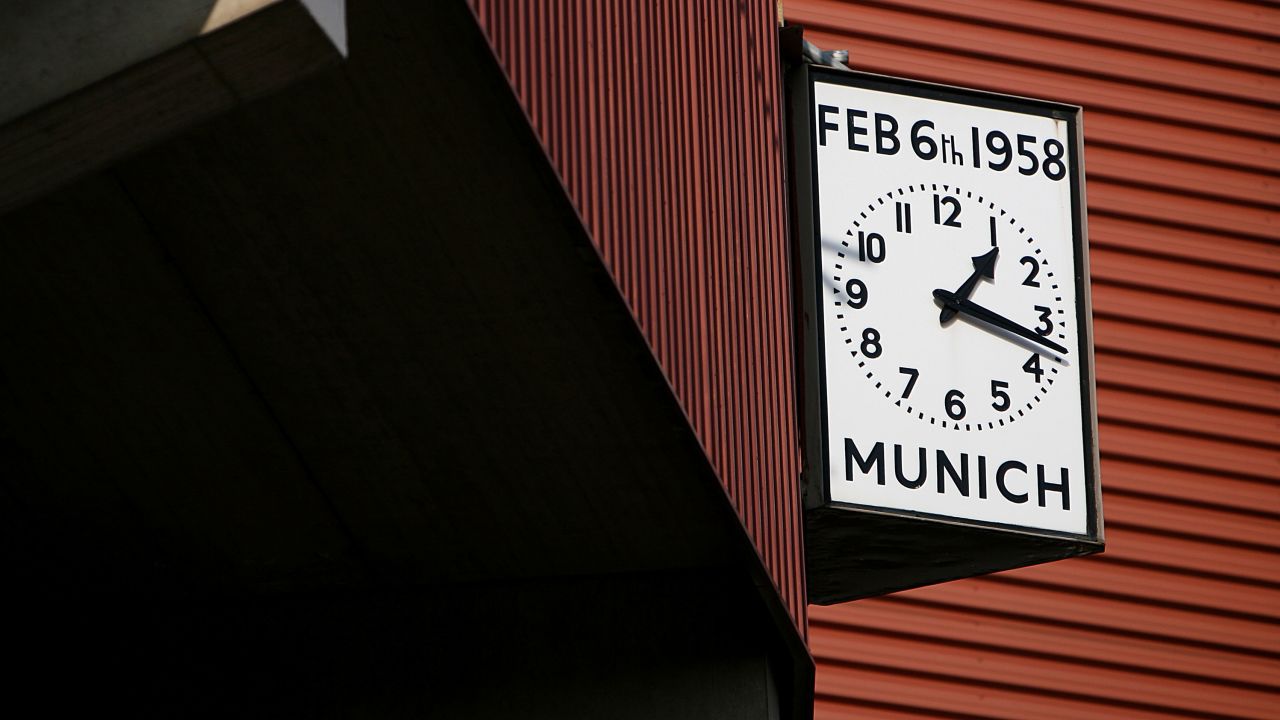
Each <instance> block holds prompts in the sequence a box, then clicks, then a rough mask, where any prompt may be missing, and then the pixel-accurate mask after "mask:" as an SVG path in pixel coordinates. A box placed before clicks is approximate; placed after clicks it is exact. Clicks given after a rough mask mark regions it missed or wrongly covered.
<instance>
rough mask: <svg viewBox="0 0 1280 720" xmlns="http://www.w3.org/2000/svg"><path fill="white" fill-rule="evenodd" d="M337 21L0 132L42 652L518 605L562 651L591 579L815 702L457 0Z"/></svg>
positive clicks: (19, 448)
mask: <svg viewBox="0 0 1280 720" xmlns="http://www.w3.org/2000/svg"><path fill="white" fill-rule="evenodd" d="M348 31H349V38H350V48H351V50H350V53H351V54H350V59H349V60H341V58H339V57H338V56H337V54H336V53H335V52H333V51H332V49H331V48H330V47H329V46H328V45H327V44H326V42H327V41H326V40H325V38H324V36H323V34H322V33H321V32H320V31H319V30H318V28H316V27H315V26H314V25H313V24H312V23H311V21H310V18H309V16H307V15H306V14H305V12H303V10H302V9H301V7H300V6H299V5H297V4H296V3H293V2H285V3H281V4H279V5H277V6H274V7H272V8H270V9H268V10H266V11H264V12H261V13H258V14H257V15H254V16H252V17H250V18H248V19H245V20H242V21H240V22H239V23H237V24H235V25H232V26H230V27H228V28H226V29H224V30H222V31H219V32H218V33H216V34H214V35H211V36H208V37H205V38H202V39H201V40H199V41H197V42H196V43H195V44H194V45H195V47H194V49H195V52H192V49H193V48H192V47H187V46H184V47H183V48H180V49H178V50H175V51H173V52H171V53H168V54H166V55H162V56H159V57H156V58H153V59H152V60H149V61H147V62H145V63H143V64H142V65H139V66H135V67H134V68H131V69H130V70H128V71H126V72H125V73H123V74H121V75H117V76H114V77H113V78H110V79H108V80H106V81H104V82H103V83H100V84H98V85H96V86H93V87H90V88H87V89H86V90H84V91H81V92H79V93H77V94H75V95H72V96H69V97H67V98H64V99H63V100H60V101H58V102H56V103H54V104H53V105H50V106H47V107H45V108H43V109H41V110H39V111H37V112H35V113H33V114H31V115H28V116H26V117H23V118H19V119H18V120H16V121H14V122H13V123H10V124H9V125H8V126H7V127H4V128H0V140H3V142H0V166H5V167H9V168H10V171H8V172H6V173H4V175H3V176H0V208H7V211H4V214H3V215H0V332H2V333H3V343H2V344H0V468H2V471H0V489H2V490H3V492H4V495H5V500H4V502H3V503H0V525H2V526H3V532H4V536H5V543H4V549H5V550H4V560H5V565H6V569H7V570H8V583H7V587H8V592H9V595H10V598H11V599H13V600H16V601H17V602H18V603H19V604H21V605H22V606H23V607H25V608H27V609H28V613H29V615H28V619H29V620H30V622H28V623H27V624H26V627H27V628H28V629H30V630H31V635H32V637H33V638H36V640H33V642H34V643H35V645H41V644H42V642H43V641H40V640H39V639H38V638H39V637H44V638H46V639H47V638H49V637H53V636H54V635H57V636H58V637H62V635H61V634H60V633H66V640H65V642H74V640H73V638H77V637H78V638H81V639H84V638H91V639H92V640H93V642H92V643H88V642H87V645H86V646H88V645H92V644H93V643H99V644H103V643H107V644H109V643H112V642H117V641H120V642H126V643H128V642H134V643H138V644H140V647H144V648H150V649H151V650H154V651H156V652H162V653H163V652H168V653H173V652H177V650H176V649H177V648H179V647H181V648H184V649H185V650H186V651H187V652H197V653H198V652H200V649H201V648H206V649H209V652H223V651H226V648H227V644H228V643H233V642H234V643H239V642H248V643H250V647H252V642H254V641H255V639H261V638H263V637H274V638H276V639H275V640H273V641H271V642H274V643H276V645H279V644H283V643H286V642H287V640H286V639H287V638H294V639H296V638H297V637H299V636H301V635H304V634H307V633H308V631H309V630H314V629H315V628H316V627H317V626H323V625H326V624H328V626H330V627H332V626H333V625H338V624H342V623H348V624H349V625H350V626H351V627H362V628H363V627H367V626H368V625H369V623H371V622H374V621H376V620H377V619H378V618H379V617H382V616H386V617H395V618H406V617H413V618H416V620H415V622H413V623H408V624H407V625H397V626H396V627H408V628H410V629H409V630H406V632H415V633H419V635H414V636H412V637H413V638H414V642H421V643H430V642H432V641H433V638H435V639H439V638H441V637H452V638H454V639H455V640H456V642H454V643H453V644H448V645H447V647H448V648H449V652H460V651H459V648H461V647H462V646H463V645H465V644H467V642H466V638H465V637H462V636H463V635H465V633H460V632H459V630H458V628H457V626H456V623H459V622H463V623H465V622H471V623H476V622H478V621H479V620H481V619H482V616H484V615H485V614H486V613H489V614H498V615H500V614H502V613H504V612H508V611H514V609H515V607H516V606H519V604H520V602H519V598H521V597H523V598H526V599H527V598H529V597H535V596H536V598H538V599H537V600H536V601H533V606H535V607H540V608H543V609H544V610H545V612H543V615H545V616H547V617H554V618H555V621H554V622H555V624H556V626H557V627H561V626H563V630H564V634H563V635H564V638H572V637H573V635H574V632H575V631H574V628H573V624H574V617H575V616H574V615H573V614H571V613H565V612H560V613H559V614H557V611H555V610H554V607H555V606H557V605H559V604H562V603H560V600H562V599H563V598H565V597H570V596H575V597H576V596H578V595H580V594H581V593H580V592H579V589H580V588H582V587H586V588H588V590H586V591H584V592H587V593H588V595H590V596H591V597H593V598H594V599H595V601H596V602H597V603H599V604H600V605H601V606H602V607H604V608H605V609H604V611H603V612H606V613H607V612H611V610H609V608H610V607H615V609H616V611H617V612H618V613H627V612H630V613H643V612H645V608H646V607H650V606H652V607H660V608H665V609H663V610H661V612H660V613H659V614H660V615H661V614H662V613H665V615H662V616H663V617H666V616H670V617H684V618H689V617H697V618H703V619H705V620H707V621H708V622H715V619H716V618H717V617H720V618H732V619H733V622H734V623H736V625H734V627H733V628H728V629H727V630H732V631H733V632H743V633H756V634H757V636H758V637H761V638H765V639H766V640H765V642H766V643H767V644H768V646H769V648H770V656H771V658H772V664H773V667H774V672H776V673H778V674H779V677H778V681H779V684H780V686H781V687H782V689H783V692H784V695H785V697H784V703H786V704H788V705H789V706H790V707H791V708H793V710H794V712H795V714H797V715H804V714H806V713H807V712H809V710H808V709H807V706H808V703H809V702H811V695H810V692H811V682H812V663H811V661H810V659H809V657H808V655H807V652H806V651H805V649H804V645H803V641H802V639H801V638H800V637H799V636H798V635H797V633H796V631H795V629H794V626H793V625H792V624H791V622H790V620H789V619H788V617H787V616H786V613H785V610H783V609H782V607H781V605H780V603H779V600H778V596H777V592H776V589H775V588H774V587H773V586H772V584H771V583H770V581H769V580H768V579H767V576H766V575H765V574H764V572H763V569H762V567H761V565H760V561H759V558H758V556H757V555H756V553H755V551H754V549H753V547H752V545H751V543H750V540H749V539H748V538H747V536H746V535H745V533H744V532H743V530H742V528H741V525H740V524H739V522H738V520H737V518H736V516H735V515H734V512H733V510H732V509H731V507H730V505H729V503H728V501H727V499H726V497H725V495H724V491H723V489H722V487H721V485H720V484H719V482H717V480H716V477H715V473H714V470H713V469H712V468H711V466H710V465H709V463H708V461H707V459H706V457H705V454H704V453H703V452H702V450H701V448H700V446H699V444H698V441H697V439H696V437H695V435H694V433H693V431H692V430H691V428H690V426H689V423H688V421H687V419H686V417H685V416H684V414H683V412H682V410H681V408H680V406H679V404H678V402H677V401H676V399H675V397H674V396H673V394H672V392H671V389H670V387H669V385H668V383H667V382H666V380H665V378H664V376H663V374H662V372H661V370H660V368H659V367H658V365H657V364H656V362H655V361H654V359H653V356H652V354H651V352H650V350H649V348H648V346H647V345H646V343H645V340H644V338H643V336H642V334H641V332H640V330H639V329H638V328H637V326H636V324H635V322H634V320H633V318H632V315H631V314H630V312H629V311H628V309H627V307H626V305H625V302H624V301H623V299H622V297H621V296H620V295H619V293H618V291H617V289H616V287H615V285H614V283H613V281H612V279H611V277H610V275H609V272H608V270H607V268H606V267H605V266H604V264H603V262H602V260H601V258H600V257H599V255H598V253H597V252H596V250H595V248H594V246H593V245H592V243H591V242H590V239H589V238H588V237H587V235H586V233H585V231H584V230H583V228H582V225H581V223H580V221H579V219H578V217H577V215H576V213H575V211H574V208H573V207H572V205H571V203H570V202H569V200H568V198H567V196H566V195H565V193H564V191H563V188H562V186H561V185H560V183H559V181H558V179H557V178H556V176H555V173H554V171H553V170H552V168H551V166H550V165H549V164H548V162H547V160H546V158H545V156H544V155H543V153H542V151H541V149H540V146H539V144H538V142H537V140H536V138H535V136H534V134H533V133H532V132H531V129H530V127H529V125H528V121H527V119H526V117H525V115H524V114H523V112H522V111H521V109H520V107H519V104H518V103H517V101H516V99H515V98H514V96H513V95H512V93H511V90H510V88H509V86H508V85H507V83H506V80H505V78H504V76H503V75H502V73H501V71H500V69H499V68H498V67H497V65H496V63H495V62H494V61H493V58H492V56H491V54H490V50H489V48H488V46H487V45H486V44H485V42H484V40H483V38H482V37H481V35H480V33H479V31H478V29H477V28H476V26H475V23H474V20H473V18H472V17H471V15H470V13H469V12H468V11H467V10H466V8H465V5H464V4H463V3H461V2H447V3H417V2H407V1H406V2H400V1H398V0H387V1H386V2H376V3H375V2H370V3H352V5H351V6H350V7H349V8H348ZM206 76H208V77H206ZM184 77H185V78H193V79H191V80H190V82H191V83H193V84H194V85H187V86H183V85H181V84H180V83H176V82H175V78H184ZM210 77H211V78H212V81H211V84H210V85H209V87H208V88H205V89H202V86H199V84H200V83H204V82H206V80H208V79H209V78H210ZM281 88H284V89H281ZM259 95H264V97H258V96H259ZM215 96H216V98H217V101H216V102H215V101H214V100H211V99H210V98H214V97H215ZM228 97H229V98H230V101H229V102H228V101H227V98H228ZM254 98H257V99H254ZM250 100H252V101H250ZM147 103H151V105H150V106H148V105H147ZM86 113H88V114H91V115H89V116H88V117H91V118H92V119H93V122H88V121H87V117H86ZM148 123H149V124H148ZM19 166H21V167H25V168H28V169H29V172H25V173H24V172H16V171H13V170H12V168H15V167H19ZM622 201H625V199H620V202H622ZM556 587H560V588H568V589H567V590H564V591H563V592H561V591H554V590H548V588H556ZM531 588H532V589H531ZM602 588H605V589H602ZM654 593H658V595H657V596H658V597H659V599H658V600H655V601H654V602H653V603H649V604H646V603H645V602H643V601H640V600H636V598H645V597H654ZM388 598H393V599H391V600H389V599H388ZM557 598H559V599H557ZM624 598H625V599H624ZM673 598H674V599H673ZM610 603H613V604H614V605H613V606H610ZM390 606H394V607H395V610H394V611H391V610H387V608H388V607H390ZM582 606H583V603H582V601H581V600H579V601H577V604H576V605H574V607H576V608H578V609H579V610H581V609H582ZM406 607H421V608H425V610H424V611H423V613H422V615H421V616H419V615H418V614H416V613H414V612H410V611H407V610H406V609H405V608H406ZM655 612H658V611H655ZM424 617H425V619H424ZM157 618H158V619H157ZM616 622H617V623H618V624H620V625H626V624H627V623H628V620H627V619H626V617H623V616H619V617H618V618H617V620H616ZM375 624H376V623H375ZM197 625H199V626H201V628H202V630H201V631H200V632H195V631H193V630H192V628H193V627H195V626H197ZM597 625H598V623H597ZM132 630H137V632H136V633H133V632H132ZM446 630H447V632H446ZM351 632H354V631H340V630H334V631H333V637H334V638H335V642H337V643H338V645H337V646H338V647H344V648H348V649H350V647H351V643H353V642H355V641H354V640H353V639H352V638H351V637H350V634H351ZM379 632H384V633H387V634H394V632H395V631H393V630H390V629H388V628H382V629H381V630H379ZM50 633H54V635H51V634H50ZM544 634H545V635H546V637H548V638H551V637H553V636H554V635H555V633H544ZM540 637H541V636H540ZM227 638H231V639H230V640H228V639H227ZM342 638H346V639H345V640H343V639H342ZM188 641H189V642H188ZM262 642H263V643H266V645H264V647H266V646H267V645H270V643H268V642H267V641H265V640H264V641H262ZM288 642H292V641H288ZM566 642H571V641H570V640H566ZM155 643H159V645H156V644H155ZM202 643H203V644H202ZM343 643H346V644H343ZM35 645H33V647H34V646H35ZM323 645H324V643H323V642H320V641H316V640H314V638H313V639H312V640H311V641H309V642H308V643H302V644H301V647H305V648H311V649H312V650H315V651H316V652H319V653H320V655H322V656H324V657H328V656H327V655H325V654H324V651H322V650H316V648H317V647H319V646H323ZM271 647H275V645H272V646H271ZM44 648H45V649H46V650H48V646H47V645H44ZM157 648H159V650H157ZM80 652H84V650H83V649H82V650H80ZM267 652H271V650H267ZM294 652H301V651H294ZM494 652H501V648H500V647H496V648H494ZM244 655H245V657H244V658H242V659H243V660H244V661H245V662H250V659H251V656H252V653H250V652H245V653H244ZM89 657H93V658H96V661H95V662H93V663H90V664H93V665H94V667H96V668H97V669H98V671H100V672H101V671H103V668H107V669H108V670H107V672H108V674H110V670H109V668H110V666H111V662H110V659H111V657H113V656H112V655H111V653H110V652H107V651H105V650H103V649H102V648H98V650H96V651H90V655H89ZM330 659H331V660H332V658H330ZM50 662H53V661H52V660H51V661H50ZM86 662H87V661H86ZM151 662H152V664H151V665H149V666H148V667H151V668H153V669H154V668H157V667H161V666H163V664H164V659H163V658H154V657H153V658H151ZM335 662H336V660H335ZM250 664H251V665H252V662H250ZM191 672H195V670H191ZM180 687H182V688H186V690H184V691H189V690H190V689H191V688H192V687H195V688H200V687H203V686H200V685H199V684H198V683H195V684H193V685H181V684H180Z"/></svg>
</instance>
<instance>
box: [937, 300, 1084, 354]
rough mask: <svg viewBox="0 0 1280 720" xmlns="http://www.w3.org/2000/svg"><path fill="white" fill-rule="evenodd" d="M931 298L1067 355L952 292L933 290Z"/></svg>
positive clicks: (1034, 334) (1056, 347) (1014, 323)
mask: <svg viewBox="0 0 1280 720" xmlns="http://www.w3.org/2000/svg"><path fill="white" fill-rule="evenodd" d="M933 296H934V297H935V298H937V299H939V300H941V301H942V302H943V303H945V304H946V305H947V306H948V307H952V308H955V309H956V310H958V311H960V312H962V313H966V314H968V315H971V316H973V317H975V318H977V319H979V320H981V321H983V322H985V323H987V324H990V325H994V326H996V327H998V328H1000V329H1002V330H1008V331H1009V332H1011V333H1013V334H1014V335H1017V336H1019V337H1023V338H1026V339H1028V340H1030V341H1031V342H1034V343H1038V344H1040V345H1043V346H1045V347H1047V348H1049V349H1051V350H1057V351H1058V352H1060V353H1062V354H1064V355H1065V354H1066V353H1067V349H1066V348H1064V347H1062V346H1061V345H1059V344H1058V343H1056V342H1054V341H1052V340H1050V339H1048V338H1045V337H1042V336H1040V335H1038V334H1036V333H1035V332H1034V331H1032V330H1028V329H1027V328H1025V327H1023V326H1021V325H1019V324H1018V323H1016V322H1014V321H1012V320H1010V319H1009V318H1007V317H1005V316H1003V315H1000V314H999V313H996V312H993V311H991V310H988V309H986V308H984V307H982V306H981V305H979V304H977V303H975V302H973V301H972V300H969V299H967V298H962V297H959V296H957V295H956V294H955V293H953V292H950V291H947V290H942V289H938V290H934V291H933Z"/></svg>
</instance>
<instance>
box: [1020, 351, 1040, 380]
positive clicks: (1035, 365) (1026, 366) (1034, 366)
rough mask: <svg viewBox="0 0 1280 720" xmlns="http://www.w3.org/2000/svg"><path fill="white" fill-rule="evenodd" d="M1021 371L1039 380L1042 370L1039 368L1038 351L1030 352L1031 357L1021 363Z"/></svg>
mask: <svg viewBox="0 0 1280 720" xmlns="http://www.w3.org/2000/svg"><path fill="white" fill-rule="evenodd" d="M1022 371H1023V372H1025V373H1028V374H1031V375H1035V376H1036V382H1040V377H1041V376H1042V375H1044V370H1041V369H1040V353H1031V357H1030V358H1028V359H1027V361H1026V362H1024V363H1022Z"/></svg>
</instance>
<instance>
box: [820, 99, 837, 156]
mask: <svg viewBox="0 0 1280 720" xmlns="http://www.w3.org/2000/svg"><path fill="white" fill-rule="evenodd" d="M837 112H839V109H838V108H835V107H832V106H830V105H819V106H818V144H819V145H821V146H823V147H826V145H827V131H828V130H839V129H840V126H839V125H837V124H835V123H833V122H827V115H831V114H833V113H837Z"/></svg>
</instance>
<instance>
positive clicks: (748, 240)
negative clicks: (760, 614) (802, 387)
mask: <svg viewBox="0 0 1280 720" xmlns="http://www.w3.org/2000/svg"><path fill="white" fill-rule="evenodd" d="M472 7H473V8H474V10H475V13H476V16H477V17H478V19H479V21H480V24H481V25H482V27H483V28H484V29H485V31H486V33H487V35H488V37H489V40H490V43H491V44H492V45H493V48H494V50H495V52H496V54H497V56H498V58H499V60H500V61H501V62H502V64H503V66H504V67H505V69H506V71H507V74H508V76H509V77H510V78H511V81H512V85H513V86H514V87H515V89H516V92H517V93H518V95H519V97H520V99H521V102H522V103H523V104H524V107H525V109H526V111H527V112H528V114H529V117H530V119H531V120H532V122H533V126H534V128H535V129H536V131H537V132H538V134H539V136H540V137H541V139H542V142H543V145H544V147H545V149H546V151H547V153H548V154H549V156H550V157H551V159H552V162H553V163H554V165H555V167H556V168H557V169H558V171H559V173H560V176H561V179H562V181H563V182H564V184H565V187H566V188H567V189H568V191H569V194H570V195H571V197H572V198H573V201H574V203H575V204H576V206H577V208H578V211H579V213H580V214H581V215H582V218H583V220H584V222H585V224H586V226H587V228H588V229H589V231H590V232H591V236H592V239H593V240H594V242H595V243H596V244H597V246H598V247H599V249H600V252H601V254H602V256H603V257H604V260H605V262H606V264H607V265H608V267H609V269H610V270H611V271H612V273H613V277H614V279H615V281H616V282H617V283H618V285H619V287H620V288H621V290H622V293H623V294H624V296H625V297H626V298H627V301H628V302H629V304H630V306H631V308H632V311H633V312H634V313H635V316H636V319H637V320H638V321H639V323H640V326H641V328H642V329H643V331H644V333H645V335H646V337H647V338H648V340H649V343H650V345H651V346H652V348H653V351H654V353H655V355H656V356H657V358H658V360H659V362H660V363H661V365H662V367H663V369H664V370H665V371H666V373H667V377H668V379H669V380H670V382H671V384H672V386H673V387H674V388H675V391H676V393H677V395H678V396H679V398H680V400H681V402H682V404H683V406H684V409H685V412H686V413H687V414H688V416H689V418H690V420H691V422H692V424H693V427H694V428H695V429H696V431H697V432H698V434H699V437H700V438H701V440H702V443H703V445H704V446H705V447H706V449H707V453H708V455H709V457H710V458H711V460H712V462H713V463H714V465H715V466H716V468H717V470H718V472H719V474H720V478H721V480H722V482H723V483H724V484H725V486H726V488H727V490H728V493H729V495H730V496H731V497H732V499H733V501H734V503H735V504H736V507H737V510H738V513H739V516H740V517H741V519H742V522H743V524H744V525H745V526H746V528H747V530H748V532H749V533H750V534H751V536H752V538H753V539H754V540H755V544H756V547H757V549H758V550H759V551H760V554H761V556H762V557H763V559H764V563H765V566H766V567H767V568H768V569H769V571H770V573H771V575H772V577H773V579H774V581H775V583H776V584H777V585H778V588H779V590H780V592H781V593H782V595H783V598H784V600H785V602H786V603H787V605H788V608H789V610H790V611H791V613H792V616H793V618H794V619H795V620H796V622H797V626H798V627H799V628H800V629H801V630H802V631H803V630H804V628H805V617H804V612H805V605H804V574H803V567H804V563H803V561H802V558H801V544H802V540H801V534H800V533H801V528H800V523H799V505H798V495H797V493H798V480H797V473H798V471H799V459H798V451H797V443H796V438H795V432H796V430H795V427H796V423H795V412H794V407H795V405H794V395H793V390H792V382H793V380H792V367H791V334H790V333H791V329H790V317H789V303H790V294H789V290H788V282H789V280H788V278H789V270H788V267H787V258H788V251H787V240H786V238H787V235H786V224H785V223H786V221H785V209H784V205H783V202H784V181H783V163H784V155H783V152H784V147H783V135H782V125H781V115H780V98H779V91H780V88H779V84H778V83H779V80H778V50H777V31H776V25H777V14H776V7H775V5H774V4H773V3H772V2H768V1H767V0H753V1H752V2H733V3H730V2H690V3H684V2H679V3H674V2H673V3H666V2H663V3H655V2H651V1H650V0H555V1H552V2H532V1H529V2H506V1H503V0H472Z"/></svg>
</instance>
